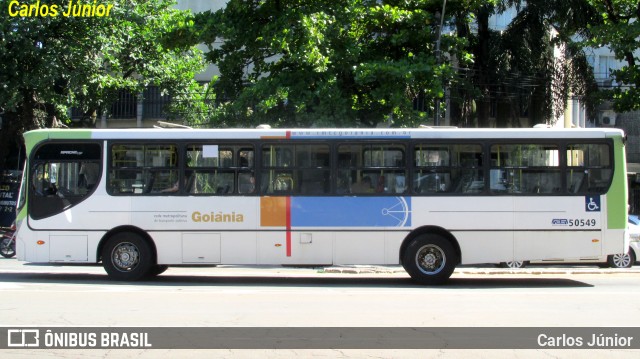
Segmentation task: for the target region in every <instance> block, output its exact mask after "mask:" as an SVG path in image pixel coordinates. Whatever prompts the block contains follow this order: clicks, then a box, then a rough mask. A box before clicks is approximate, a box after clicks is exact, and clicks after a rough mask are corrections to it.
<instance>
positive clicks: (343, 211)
mask: <svg viewBox="0 0 640 359" xmlns="http://www.w3.org/2000/svg"><path fill="white" fill-rule="evenodd" d="M291 226H292V227H410V226H411V198H408V197H292V198H291Z"/></svg>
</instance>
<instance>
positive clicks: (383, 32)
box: [197, 0, 473, 127]
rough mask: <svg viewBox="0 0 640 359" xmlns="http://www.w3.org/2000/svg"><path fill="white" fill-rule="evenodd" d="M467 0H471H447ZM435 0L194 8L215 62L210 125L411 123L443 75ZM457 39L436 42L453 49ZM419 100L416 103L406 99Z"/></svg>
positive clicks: (422, 115)
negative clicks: (216, 112) (215, 107)
mask: <svg viewBox="0 0 640 359" xmlns="http://www.w3.org/2000/svg"><path fill="white" fill-rule="evenodd" d="M457 3H459V4H457V5H456V6H463V5H465V6H468V4H469V3H473V1H461V2H457ZM441 6H442V3H441V1H424V0H423V1H419V0H409V1H384V2H380V1H376V0H336V1H317V0H297V1H279V0H264V1H246V0H245V1H243V0H230V1H229V2H228V3H227V6H226V8H224V9H221V10H219V11H216V12H213V13H211V12H208V13H202V14H200V15H199V16H198V26H197V28H198V29H202V30H201V31H200V33H199V37H198V40H199V41H201V42H204V43H206V44H210V47H209V52H208V53H207V58H208V60H209V61H211V62H212V63H214V64H216V65H217V66H218V68H219V71H220V78H219V81H218V82H217V83H216V87H215V88H216V94H217V98H218V100H219V101H220V102H221V105H220V114H221V116H220V117H219V118H218V119H217V122H216V125H218V126H224V125H240V126H253V125H256V124H259V123H269V124H272V125H275V126H301V127H306V126H339V127H342V126H367V127H372V126H377V125H378V124H380V123H382V122H386V123H392V124H393V125H394V126H415V125H417V124H419V123H423V122H425V120H426V119H427V112H426V111H425V110H431V111H433V108H430V106H431V105H432V104H433V103H434V101H433V100H434V99H435V98H437V97H440V98H441V97H443V96H444V91H443V87H444V86H445V85H446V84H447V83H448V82H449V81H450V79H451V78H452V76H453V71H452V66H451V64H450V63H449V62H439V61H438V59H437V58H436V56H435V55H436V54H435V43H436V34H437V28H438V26H439V19H438V18H436V17H435V15H434V14H435V13H436V12H438V11H440V8H441ZM462 42H464V39H456V38H455V37H451V36H448V35H446V34H445V36H444V37H443V41H442V49H443V50H444V51H445V52H449V53H455V55H456V56H457V57H458V58H460V59H467V58H468V56H467V55H466V54H464V53H462V52H461V51H460V49H462V47H461V43H462ZM416 99H421V100H422V101H423V103H425V104H427V107H426V108H420V106H416V105H415V104H414V100H416Z"/></svg>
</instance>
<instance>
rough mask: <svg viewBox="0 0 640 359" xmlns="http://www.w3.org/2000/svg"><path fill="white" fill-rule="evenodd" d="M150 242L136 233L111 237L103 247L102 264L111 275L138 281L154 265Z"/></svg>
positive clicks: (124, 279) (119, 278)
mask: <svg viewBox="0 0 640 359" xmlns="http://www.w3.org/2000/svg"><path fill="white" fill-rule="evenodd" d="M152 256H153V251H152V250H151V247H150V246H149V243H147V241H145V240H144V239H143V238H142V237H141V236H140V235H138V234H136V233H129V232H123V233H118V234H115V235H114V236H113V237H111V238H110V239H109V240H108V241H107V244H106V245H105V246H104V248H103V249H102V265H103V267H104V270H105V271H106V272H107V274H109V277H111V278H113V279H116V280H123V281H136V280H140V279H143V278H145V277H146V276H147V275H148V274H149V272H150V271H151V269H152V268H153V267H154V265H155V263H154V259H153V257H152Z"/></svg>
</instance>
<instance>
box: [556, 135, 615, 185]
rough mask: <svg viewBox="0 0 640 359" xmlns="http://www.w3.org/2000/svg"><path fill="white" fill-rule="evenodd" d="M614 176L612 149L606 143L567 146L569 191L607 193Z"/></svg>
mask: <svg viewBox="0 0 640 359" xmlns="http://www.w3.org/2000/svg"><path fill="white" fill-rule="evenodd" d="M612 176H613V170H612V164H611V150H610V149H609V146H608V145H606V144H571V145H569V146H567V189H568V191H569V193H605V192H606V191H607V189H608V188H609V184H610V183H611V178H612Z"/></svg>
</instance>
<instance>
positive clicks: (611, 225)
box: [607, 136, 627, 229]
mask: <svg viewBox="0 0 640 359" xmlns="http://www.w3.org/2000/svg"><path fill="white" fill-rule="evenodd" d="M613 142H614V146H613V148H614V151H615V152H614V158H615V164H614V165H615V167H614V168H615V171H614V173H613V182H612V184H611V188H610V189H609V192H608V193H607V228H608V229H625V228H627V186H626V185H625V184H626V183H627V163H626V160H625V153H624V145H623V144H622V137H620V136H616V137H614V138H613Z"/></svg>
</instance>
